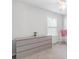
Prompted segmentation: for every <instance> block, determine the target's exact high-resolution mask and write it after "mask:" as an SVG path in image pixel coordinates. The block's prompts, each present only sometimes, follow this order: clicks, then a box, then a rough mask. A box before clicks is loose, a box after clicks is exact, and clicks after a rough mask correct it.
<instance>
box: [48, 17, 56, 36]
mask: <svg viewBox="0 0 79 59" xmlns="http://www.w3.org/2000/svg"><path fill="white" fill-rule="evenodd" d="M47 21H48V35H52V36H57V19H56V18H52V17H48V20H47Z"/></svg>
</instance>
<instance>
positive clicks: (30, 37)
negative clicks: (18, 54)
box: [16, 36, 51, 41]
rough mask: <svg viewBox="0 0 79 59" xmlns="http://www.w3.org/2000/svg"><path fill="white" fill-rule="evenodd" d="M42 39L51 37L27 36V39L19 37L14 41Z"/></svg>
mask: <svg viewBox="0 0 79 59" xmlns="http://www.w3.org/2000/svg"><path fill="white" fill-rule="evenodd" d="M43 37H51V36H29V37H19V38H16V41H22V40H28V39H34V38H43Z"/></svg>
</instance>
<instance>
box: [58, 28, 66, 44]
mask: <svg viewBox="0 0 79 59" xmlns="http://www.w3.org/2000/svg"><path fill="white" fill-rule="evenodd" d="M60 36H61V40H62V41H61V42H62V43H66V41H67V30H66V29H62V30H61V31H60Z"/></svg>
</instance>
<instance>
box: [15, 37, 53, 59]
mask: <svg viewBox="0 0 79 59" xmlns="http://www.w3.org/2000/svg"><path fill="white" fill-rule="evenodd" d="M51 47H52V36H40V37H28V38H26V37H23V38H17V39H16V59H23V58H24V57H26V56H28V55H30V54H34V53H36V52H38V53H39V51H42V50H44V49H47V48H51Z"/></svg>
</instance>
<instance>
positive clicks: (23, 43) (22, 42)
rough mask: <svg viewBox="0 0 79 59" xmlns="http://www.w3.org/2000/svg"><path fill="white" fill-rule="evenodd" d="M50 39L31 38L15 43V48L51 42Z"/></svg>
mask: <svg viewBox="0 0 79 59" xmlns="http://www.w3.org/2000/svg"><path fill="white" fill-rule="evenodd" d="M51 39H52V38H51V37H50V36H49V37H41V38H40V37H39V38H31V39H25V40H22V41H17V42H16V46H23V45H28V44H32V43H36V42H41V41H44V40H51Z"/></svg>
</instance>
